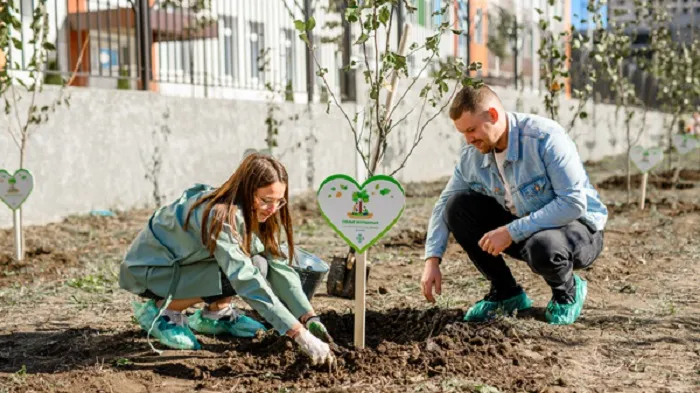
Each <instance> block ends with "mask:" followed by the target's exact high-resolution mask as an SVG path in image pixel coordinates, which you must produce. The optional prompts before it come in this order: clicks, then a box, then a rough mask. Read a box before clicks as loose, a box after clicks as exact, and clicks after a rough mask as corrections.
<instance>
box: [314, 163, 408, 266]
mask: <svg viewBox="0 0 700 393" xmlns="http://www.w3.org/2000/svg"><path fill="white" fill-rule="evenodd" d="M316 197H317V199H318V206H319V208H320V209H321V214H323V217H324V218H325V219H326V221H327V222H328V225H330V226H331V228H333V230H334V231H336V233H338V235H340V237H341V238H343V240H345V242H346V243H348V245H350V247H352V248H354V249H355V251H357V252H358V253H362V252H364V251H365V250H367V249H368V248H369V247H370V246H372V245H373V244H374V243H376V242H377V240H379V239H381V238H382V236H384V234H386V233H387V232H388V231H389V229H391V227H392V226H394V224H396V222H397V221H398V220H399V218H400V217H401V214H402V213H403V210H404V205H405V204H406V196H405V194H404V190H403V187H401V184H399V182H398V181H396V180H395V179H394V178H393V177H391V176H385V175H377V176H372V177H370V178H369V179H367V181H365V182H364V183H363V184H362V185H359V184H358V183H357V182H356V181H355V179H353V178H352V177H350V176H347V175H342V174H339V175H332V176H329V177H328V178H326V179H325V180H324V181H323V183H321V187H319V190H318V194H317V195H316Z"/></svg>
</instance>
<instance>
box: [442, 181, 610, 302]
mask: <svg viewBox="0 0 700 393" xmlns="http://www.w3.org/2000/svg"><path fill="white" fill-rule="evenodd" d="M517 218H518V217H516V216H515V215H513V214H511V213H510V212H509V211H507V210H505V209H504V208H503V207H502V206H501V205H500V204H499V203H498V202H497V201H496V200H495V199H493V198H491V197H488V196H484V195H473V194H472V195H469V194H458V195H454V196H452V197H451V198H450V199H449V200H448V202H447V205H446V208H445V212H444V219H445V222H446V223H447V227H448V228H449V229H450V232H452V234H453V236H454V237H455V239H456V240H457V242H458V243H459V244H460V245H461V246H462V248H463V249H464V251H466V253H467V254H468V255H469V258H470V259H471V260H472V262H473V263H474V265H475V266H476V268H477V269H479V271H480V272H481V274H483V275H484V277H486V278H487V279H488V280H489V281H491V284H492V286H493V287H494V288H495V289H496V290H502V291H503V292H508V291H509V290H511V289H513V288H516V287H517V284H516V282H515V278H514V277H513V274H512V273H511V271H510V269H509V268H508V266H507V265H506V263H505V260H504V259H503V257H502V256H500V255H499V256H497V257H495V256H493V255H491V254H489V253H487V252H486V251H484V250H482V249H481V247H479V244H478V243H479V240H480V239H481V238H482V237H483V236H484V234H485V233H486V232H489V231H492V230H494V229H496V228H498V227H501V226H504V225H507V224H509V223H510V222H512V221H514V220H516V219H517ZM602 250H603V232H602V231H594V230H591V229H590V228H589V227H588V226H586V225H584V224H583V223H581V222H579V221H574V222H571V223H569V224H568V225H566V226H563V227H560V228H553V229H546V230H542V231H540V232H537V233H535V234H534V235H532V236H530V237H529V238H527V239H525V240H523V241H521V242H518V243H513V244H511V245H510V246H509V247H508V248H506V250H505V251H504V252H505V253H506V254H508V255H510V256H512V257H513V258H516V259H519V260H522V261H525V262H527V264H528V265H529V266H530V269H531V270H532V271H533V272H534V273H536V274H538V275H540V276H542V277H543V278H544V280H545V281H546V282H547V284H549V286H550V287H551V288H552V292H553V294H554V295H557V294H559V295H569V296H573V295H574V292H575V287H574V279H573V271H574V270H578V269H583V268H586V267H588V266H590V265H591V264H592V263H593V261H594V260H595V259H596V258H597V257H598V256H599V255H600V253H601V251H602Z"/></svg>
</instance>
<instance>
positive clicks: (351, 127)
mask: <svg viewBox="0 0 700 393" xmlns="http://www.w3.org/2000/svg"><path fill="white" fill-rule="evenodd" d="M306 46H307V47H308V48H309V49H310V51H311V57H312V58H313V59H314V64H316V67H317V69H318V70H321V69H322V68H323V67H321V63H319V61H318V58H317V57H316V53H315V52H314V50H313V48H311V46H310V45H309V43H308V41H307V43H306ZM319 74H320V75H319V76H320V77H321V80H323V84H324V85H325V86H326V88H327V89H328V94H330V96H331V98H332V99H333V102H334V103H335V106H336V107H338V109H340V112H341V113H342V114H343V116H344V117H345V120H347V122H348V125H349V126H350V131H352V133H353V135H354V136H355V144H356V146H355V147H356V148H357V151H358V153H359V154H360V156H362V160H363V161H364V162H365V167H367V162H366V158H365V156H364V154H363V153H362V151H361V150H360V149H359V145H358V143H357V142H358V135H357V130H356V129H355V126H354V124H353V121H352V120H351V119H350V117H349V116H348V114H347V112H345V109H343V107H342V105H340V102H338V98H337V97H336V95H335V93H334V92H333V89H332V88H331V86H330V84H329V83H328V79H326V74H325V73H323V72H321V73H319ZM362 122H363V123H364V117H363V121H362ZM363 127H364V126H363ZM367 169H369V168H367Z"/></svg>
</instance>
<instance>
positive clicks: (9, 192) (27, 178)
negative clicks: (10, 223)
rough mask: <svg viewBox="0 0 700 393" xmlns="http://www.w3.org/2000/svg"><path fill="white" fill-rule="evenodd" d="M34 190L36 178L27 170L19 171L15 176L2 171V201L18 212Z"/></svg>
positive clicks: (0, 189) (0, 199) (0, 171)
mask: <svg viewBox="0 0 700 393" xmlns="http://www.w3.org/2000/svg"><path fill="white" fill-rule="evenodd" d="M33 189H34V176H32V174H31V172H29V171H28V170H26V169H18V170H17V171H16V172H15V174H14V175H10V172H8V171H6V170H4V169H0V201H3V202H4V203H5V204H6V205H7V206H8V207H9V208H10V209H12V210H17V209H19V207H20V206H22V203H24V201H25V200H27V197H29V194H31V192H32V190H33Z"/></svg>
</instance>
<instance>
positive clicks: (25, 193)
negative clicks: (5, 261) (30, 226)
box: [0, 169, 34, 261]
mask: <svg viewBox="0 0 700 393" xmlns="http://www.w3.org/2000/svg"><path fill="white" fill-rule="evenodd" d="M33 189H34V176H32V174H31V172H29V171H28V170H26V169H19V170H17V171H16V172H15V174H14V175H11V174H10V173H9V172H8V171H6V170H4V169H0V201H2V202H3V203H5V204H6V205H7V206H8V207H9V208H10V210H12V213H13V215H12V223H13V225H14V229H15V258H16V259H17V260H18V261H21V260H23V259H24V241H23V239H22V210H21V206H22V204H23V203H24V201H26V200H27V198H28V197H29V194H31V193H32V190H33Z"/></svg>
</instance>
